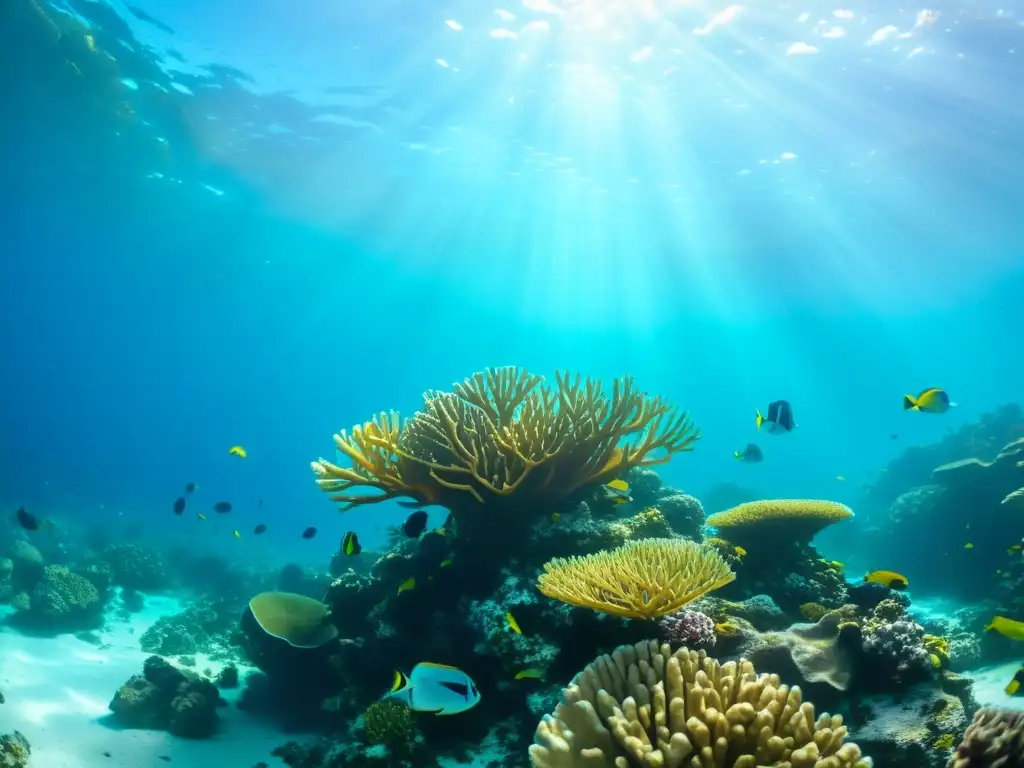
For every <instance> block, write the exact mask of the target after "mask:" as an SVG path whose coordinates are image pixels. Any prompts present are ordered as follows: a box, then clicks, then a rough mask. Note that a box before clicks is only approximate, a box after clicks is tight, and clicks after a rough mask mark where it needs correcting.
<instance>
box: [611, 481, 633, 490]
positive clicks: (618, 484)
mask: <svg viewBox="0 0 1024 768" xmlns="http://www.w3.org/2000/svg"><path fill="white" fill-rule="evenodd" d="M608 487H609V488H611V489H612V490H613V491H621V492H622V493H625V492H626V491H628V490H629V483H627V482H626V481H625V480H612V481H611V482H610V483H608Z"/></svg>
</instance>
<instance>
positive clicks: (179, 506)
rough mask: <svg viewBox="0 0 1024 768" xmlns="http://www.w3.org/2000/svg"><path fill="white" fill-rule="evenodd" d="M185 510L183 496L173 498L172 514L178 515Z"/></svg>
mask: <svg viewBox="0 0 1024 768" xmlns="http://www.w3.org/2000/svg"><path fill="white" fill-rule="evenodd" d="M184 511H185V497H184V496H179V497H178V498H177V499H175V500H174V514H176V515H180V514H181V513H183V512H184Z"/></svg>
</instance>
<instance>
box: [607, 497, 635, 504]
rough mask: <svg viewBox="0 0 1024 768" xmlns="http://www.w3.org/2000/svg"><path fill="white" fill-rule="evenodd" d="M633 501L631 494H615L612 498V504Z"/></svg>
mask: <svg viewBox="0 0 1024 768" xmlns="http://www.w3.org/2000/svg"><path fill="white" fill-rule="evenodd" d="M631 501H633V497H632V496H616V497H614V498H613V499H612V504H615V505H616V506H618V505H619V504H629V503H630V502H631Z"/></svg>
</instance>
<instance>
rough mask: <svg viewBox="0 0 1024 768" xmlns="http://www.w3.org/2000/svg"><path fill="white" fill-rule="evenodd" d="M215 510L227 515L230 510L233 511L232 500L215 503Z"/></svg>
mask: <svg viewBox="0 0 1024 768" xmlns="http://www.w3.org/2000/svg"><path fill="white" fill-rule="evenodd" d="M213 511H214V512H219V513H220V514H222V515H226V514H227V513H228V512H230V511H231V502H230V501H218V502H217V503H216V504H214V505H213Z"/></svg>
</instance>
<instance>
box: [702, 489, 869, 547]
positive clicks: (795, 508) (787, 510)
mask: <svg viewBox="0 0 1024 768" xmlns="http://www.w3.org/2000/svg"><path fill="white" fill-rule="evenodd" d="M850 517H853V510H851V509H850V508H849V507H848V506H846V505H845V504H840V503H838V502H835V501H822V500H818V499H771V500H766V501H750V502H747V503H746V504H740V505H739V506H738V507H733V508H732V509H727V510H725V511H724V512H718V513H716V514H714V515H711V517H709V518H708V519H707V524H708V525H710V526H712V527H714V528H718V529H719V531H721V532H722V534H723V536H725V537H726V538H727V539H728V540H729V541H732V542H737V541H738V542H742V543H745V542H748V541H750V540H751V539H754V540H758V539H759V540H762V541H763V540H764V537H765V536H766V535H772V534H777V535H781V536H784V537H785V538H786V539H787V540H788V541H798V542H808V541H810V540H811V539H812V538H813V537H814V535H815V534H816V533H818V531H820V530H822V529H823V528H826V527H828V526H829V525H832V524H833V523H838V522H840V521H841V520H846V519H847V518H850Z"/></svg>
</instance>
